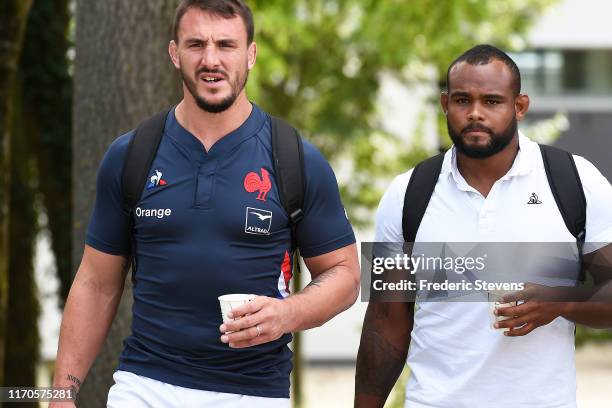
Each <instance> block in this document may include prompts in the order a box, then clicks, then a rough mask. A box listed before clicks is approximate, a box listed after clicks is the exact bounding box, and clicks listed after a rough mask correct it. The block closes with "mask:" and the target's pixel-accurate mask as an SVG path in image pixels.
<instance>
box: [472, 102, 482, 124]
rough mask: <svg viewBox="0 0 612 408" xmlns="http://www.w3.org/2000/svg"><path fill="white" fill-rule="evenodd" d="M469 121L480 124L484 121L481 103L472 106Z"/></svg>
mask: <svg viewBox="0 0 612 408" xmlns="http://www.w3.org/2000/svg"><path fill="white" fill-rule="evenodd" d="M468 120H470V121H472V122H478V121H483V120H484V116H483V113H482V106H481V104H480V103H478V102H474V103H473V104H472V106H471V107H470V110H469V112H468Z"/></svg>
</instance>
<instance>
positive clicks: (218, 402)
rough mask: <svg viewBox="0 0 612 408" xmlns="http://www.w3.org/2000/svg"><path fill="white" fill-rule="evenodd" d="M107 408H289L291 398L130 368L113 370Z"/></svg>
mask: <svg viewBox="0 0 612 408" xmlns="http://www.w3.org/2000/svg"><path fill="white" fill-rule="evenodd" d="M113 380H115V384H114V385H113V386H112V387H111V388H110V390H109V391H108V402H107V405H106V406H107V408H174V407H176V408H179V407H180V408H192V407H193V408H204V407H206V408H208V407H215V408H216V407H219V408H238V407H241V408H242V407H248V408H289V407H290V403H289V398H266V397H253V396H251V395H240V394H228V393H224V392H214V391H203V390H196V389H193V388H184V387H179V386H176V385H172V384H167V383H164V382H161V381H157V380H153V379H151V378H148V377H143V376H141V375H137V374H134V373H130V372H128V371H117V372H115V374H113Z"/></svg>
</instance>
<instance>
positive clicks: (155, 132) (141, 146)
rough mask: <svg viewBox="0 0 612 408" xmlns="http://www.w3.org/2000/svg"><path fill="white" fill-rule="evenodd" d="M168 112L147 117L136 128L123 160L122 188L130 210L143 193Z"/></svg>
mask: <svg viewBox="0 0 612 408" xmlns="http://www.w3.org/2000/svg"><path fill="white" fill-rule="evenodd" d="M168 113H169V111H168V110H165V111H163V112H160V113H158V114H156V115H154V116H151V117H150V118H147V119H145V120H144V121H143V122H142V123H141V124H140V125H138V127H137V128H136V131H135V133H134V136H133V137H132V140H131V141H130V144H129V145H128V150H127V154H126V156H125V159H124V162H123V173H122V175H121V188H122V191H123V199H124V201H125V204H126V205H127V207H128V208H129V209H130V210H131V209H133V208H134V207H135V206H136V204H137V203H138V201H139V200H140V196H141V195H142V191H143V189H144V186H145V183H146V181H147V176H148V173H149V169H150V168H151V165H152V164H153V159H155V154H156V153H157V149H158V148H159V143H160V142H161V138H162V135H163V133H164V126H165V125H166V117H167V116H168Z"/></svg>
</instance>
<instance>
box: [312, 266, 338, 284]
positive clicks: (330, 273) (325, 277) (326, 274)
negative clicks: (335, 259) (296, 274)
mask: <svg viewBox="0 0 612 408" xmlns="http://www.w3.org/2000/svg"><path fill="white" fill-rule="evenodd" d="M336 272H337V270H336V269H335V268H332V269H329V270H327V271H325V272H323V273H322V274H320V275H319V276H317V277H316V278H314V279H313V280H312V281H310V283H309V284H308V285H307V286H321V284H322V283H323V282H325V281H326V280H328V279H330V278H332V277H333V276H334V275H335V274H336Z"/></svg>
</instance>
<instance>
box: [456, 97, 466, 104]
mask: <svg viewBox="0 0 612 408" xmlns="http://www.w3.org/2000/svg"><path fill="white" fill-rule="evenodd" d="M455 102H457V103H459V104H462V105H463V104H465V103H468V102H469V100H468V98H457V99H455Z"/></svg>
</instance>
